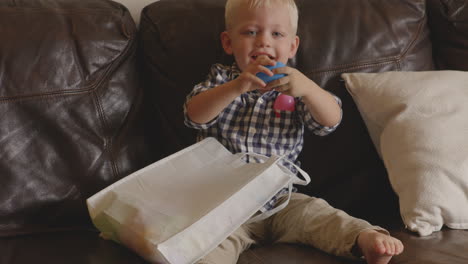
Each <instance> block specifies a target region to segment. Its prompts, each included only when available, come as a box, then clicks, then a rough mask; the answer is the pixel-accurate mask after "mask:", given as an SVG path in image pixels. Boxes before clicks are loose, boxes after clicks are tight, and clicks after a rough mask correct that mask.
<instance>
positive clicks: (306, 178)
mask: <svg viewBox="0 0 468 264" xmlns="http://www.w3.org/2000/svg"><path fill="white" fill-rule="evenodd" d="M247 155H248V156H253V157H256V158H259V159H262V160H264V161H265V160H268V159H269V157H268V156H265V155H262V154H258V153H254V152H246V153H242V155H241V156H240V158H243V157H244V156H247ZM280 160H283V161H285V162H287V163H289V164H291V165H292V166H293V167H294V168H295V169H296V170H297V171H298V172H299V173H300V174H301V176H302V178H304V180H302V179H300V178H299V177H297V175H296V174H295V173H293V172H292V171H291V170H290V169H288V168H286V167H285V166H284V165H283V164H280V163H278V162H279V161H280ZM275 163H277V164H278V165H279V166H280V167H281V168H282V169H283V171H288V172H289V174H290V175H291V177H292V178H293V184H299V185H303V186H305V185H307V184H309V183H310V176H309V174H308V173H307V172H305V171H304V170H303V169H301V168H300V167H299V166H297V165H296V164H294V162H292V161H290V160H288V159H287V158H286V155H283V156H281V157H278V159H277V160H276V161H275Z"/></svg>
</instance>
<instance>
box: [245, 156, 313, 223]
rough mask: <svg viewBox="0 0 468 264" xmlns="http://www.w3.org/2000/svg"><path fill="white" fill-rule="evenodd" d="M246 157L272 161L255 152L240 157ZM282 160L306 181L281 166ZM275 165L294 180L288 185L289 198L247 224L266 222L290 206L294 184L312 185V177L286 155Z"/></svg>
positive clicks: (255, 216) (252, 218)
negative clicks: (265, 220)
mask: <svg viewBox="0 0 468 264" xmlns="http://www.w3.org/2000/svg"><path fill="white" fill-rule="evenodd" d="M244 156H253V157H256V158H258V159H261V160H263V161H266V160H268V159H270V157H268V156H265V155H262V154H258V153H253V152H246V153H242V155H240V158H243V157H244ZM280 160H284V161H285V162H287V163H289V164H291V165H292V166H293V167H294V168H295V169H296V170H297V171H298V172H299V173H300V174H301V175H302V177H303V178H304V180H302V179H300V178H299V177H297V175H296V174H295V173H293V172H292V171H291V170H290V169H289V168H286V167H285V166H284V165H283V164H280V163H279V161H280ZM275 163H276V164H277V165H278V166H280V168H281V169H282V170H283V171H285V172H286V171H287V172H288V174H289V175H290V176H291V178H292V179H293V180H292V181H291V182H290V183H289V184H288V198H287V199H286V200H284V201H283V202H282V203H281V204H277V205H275V207H274V208H272V209H271V210H268V211H264V212H262V213H259V214H257V215H254V216H253V217H251V218H250V219H249V220H247V221H246V223H247V224H249V223H253V222H258V221H261V220H264V219H267V218H268V217H270V216H272V215H274V214H276V213H277V212H279V211H281V210H283V209H284V208H285V207H286V206H287V205H288V204H289V200H291V193H292V185H293V184H299V185H307V184H309V183H310V176H309V174H308V173H307V172H305V171H304V170H302V169H301V168H300V167H299V166H297V165H296V164H294V163H293V162H291V161H290V160H288V159H286V158H285V155H283V156H281V157H277V159H276V160H275Z"/></svg>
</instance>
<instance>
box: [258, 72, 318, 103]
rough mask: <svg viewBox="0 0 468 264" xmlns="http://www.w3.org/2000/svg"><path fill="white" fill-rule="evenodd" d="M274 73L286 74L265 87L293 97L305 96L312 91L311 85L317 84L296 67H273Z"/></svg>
mask: <svg viewBox="0 0 468 264" xmlns="http://www.w3.org/2000/svg"><path fill="white" fill-rule="evenodd" d="M273 73H274V74H286V76H285V77H282V78H280V79H277V80H274V81H272V82H270V83H268V85H267V86H266V87H265V89H268V90H275V91H278V92H281V93H283V94H286V95H290V96H293V97H301V96H305V95H306V94H307V92H309V91H310V87H311V85H316V84H315V83H314V82H313V81H312V80H310V79H309V78H307V76H305V75H304V74H302V73H301V72H300V71H298V70H297V69H295V68H291V67H287V66H286V67H281V68H276V69H273Z"/></svg>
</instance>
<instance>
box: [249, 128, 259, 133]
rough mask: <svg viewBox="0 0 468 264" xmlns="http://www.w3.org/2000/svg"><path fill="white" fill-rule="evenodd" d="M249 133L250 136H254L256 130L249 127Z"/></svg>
mask: <svg viewBox="0 0 468 264" xmlns="http://www.w3.org/2000/svg"><path fill="white" fill-rule="evenodd" d="M249 132H250V133H252V134H255V133H257V129H255V128H253V127H251V128H250V129H249Z"/></svg>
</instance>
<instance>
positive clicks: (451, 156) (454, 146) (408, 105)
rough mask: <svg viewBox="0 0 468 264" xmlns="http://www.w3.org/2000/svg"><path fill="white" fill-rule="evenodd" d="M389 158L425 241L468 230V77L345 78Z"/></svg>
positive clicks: (408, 216)
mask: <svg viewBox="0 0 468 264" xmlns="http://www.w3.org/2000/svg"><path fill="white" fill-rule="evenodd" d="M342 77H343V79H344V80H345V82H346V87H347V89H348V91H349V92H350V94H351V95H352V97H353V99H354V101H355V103H356V105H357V106H358V109H359V111H360V113H361V115H362V118H363V120H364V122H365V123H366V125H367V128H368V130H369V134H370V135H371V138H372V140H373V142H374V144H375V147H376V148H377V151H378V153H379V155H380V156H381V158H382V159H383V161H384V164H385V167H386V168H387V171H388V176H389V178H390V182H391V184H392V187H393V189H394V190H395V192H396V193H397V195H398V197H399V203H400V213H401V216H402V218H403V221H404V223H405V225H406V226H407V228H408V229H410V230H412V231H414V232H418V233H419V235H421V236H426V235H430V234H431V233H432V232H434V231H439V230H440V229H441V228H442V225H444V224H445V225H446V226H448V227H450V228H454V229H468V72H460V71H432V72H430V71H428V72H385V73H351V74H343V75H342Z"/></svg>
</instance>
